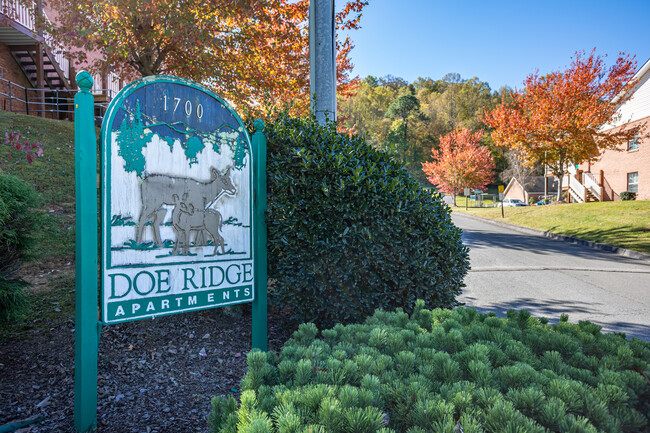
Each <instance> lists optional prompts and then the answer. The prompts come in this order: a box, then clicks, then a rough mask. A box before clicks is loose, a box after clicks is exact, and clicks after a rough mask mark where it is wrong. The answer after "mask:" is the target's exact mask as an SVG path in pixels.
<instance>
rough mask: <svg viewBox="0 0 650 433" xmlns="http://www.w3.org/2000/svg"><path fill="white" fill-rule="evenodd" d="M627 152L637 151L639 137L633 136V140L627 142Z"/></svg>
mask: <svg viewBox="0 0 650 433" xmlns="http://www.w3.org/2000/svg"><path fill="white" fill-rule="evenodd" d="M627 150H628V151H630V150H639V136H638V135H635V136H634V138H633V139H631V140H630V141H628V142H627Z"/></svg>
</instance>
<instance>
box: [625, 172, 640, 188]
mask: <svg viewBox="0 0 650 433" xmlns="http://www.w3.org/2000/svg"><path fill="white" fill-rule="evenodd" d="M627 190H628V191H632V192H636V193H638V192H639V172H638V171H635V172H634V173H628V174H627Z"/></svg>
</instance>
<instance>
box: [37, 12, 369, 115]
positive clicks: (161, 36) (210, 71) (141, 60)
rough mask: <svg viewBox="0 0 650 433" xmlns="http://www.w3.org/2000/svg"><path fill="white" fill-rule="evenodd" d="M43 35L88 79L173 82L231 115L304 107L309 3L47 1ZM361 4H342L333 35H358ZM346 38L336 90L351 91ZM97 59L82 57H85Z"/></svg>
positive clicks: (339, 52)
mask: <svg viewBox="0 0 650 433" xmlns="http://www.w3.org/2000/svg"><path fill="white" fill-rule="evenodd" d="M48 4H49V5H50V6H51V7H53V8H54V9H55V10H56V11H57V14H58V17H57V20H56V22H57V25H56V27H53V28H51V29H49V30H50V31H51V32H52V33H54V34H55V35H56V38H57V39H58V40H59V41H62V42H63V43H64V44H65V45H67V46H69V47H74V48H75V49H74V55H75V58H76V59H78V60H87V61H88V62H89V63H90V69H91V70H92V71H93V72H99V71H115V72H118V73H119V74H120V75H121V76H123V77H129V78H135V77H137V76H148V75H158V74H171V75H178V76H181V77H184V78H189V79H193V80H195V81H199V82H203V83H205V84H207V85H209V86H211V87H213V88H214V90H215V91H216V92H218V93H219V94H221V95H222V96H224V97H226V98H227V99H229V100H230V101H232V102H233V103H235V104H236V105H237V106H238V108H241V109H244V110H245V111H256V112H257V113H256V114H259V113H260V112H262V111H264V109H265V108H269V105H275V106H282V105H285V104H288V103H289V102H293V105H294V111H301V112H303V113H305V112H307V109H308V107H309V56H308V48H309V35H308V26H307V21H308V13H309V0H298V1H295V0H263V1H260V0H178V1H175V2H169V1H166V0H49V2H48ZM366 4H367V1H366V0H349V1H347V2H346V3H345V4H344V7H343V9H342V10H341V11H340V12H339V13H337V14H336V27H337V29H342V30H350V29H356V28H357V27H358V25H359V19H360V17H361V10H362V9H363V7H364V6H365V5H366ZM352 47H353V44H352V41H351V40H350V38H349V37H348V38H346V39H345V40H343V41H337V75H338V76H337V79H338V85H339V92H340V93H341V94H343V95H346V94H349V92H351V91H352V90H353V88H354V87H355V86H356V84H357V80H356V79H351V78H350V72H351V70H352V67H353V65H352V64H351V62H350V58H349V53H350V50H351V49H352ZM89 52H90V53H93V52H95V53H101V56H100V57H94V58H90V57H86V53H89Z"/></svg>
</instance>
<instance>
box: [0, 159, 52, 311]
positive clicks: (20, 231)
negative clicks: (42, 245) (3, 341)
mask: <svg viewBox="0 0 650 433" xmlns="http://www.w3.org/2000/svg"><path fill="white" fill-rule="evenodd" d="M39 203H40V197H39V195H38V194H37V193H36V191H34V189H33V188H32V187H31V186H30V185H29V184H28V183H27V182H25V181H23V180H21V179H18V178H17V177H14V176H11V175H8V174H3V173H1V172H0V320H12V319H14V318H15V317H16V316H17V315H18V314H20V312H21V311H22V310H23V308H24V306H25V303H26V295H25V293H24V291H23V289H24V287H25V286H26V283H25V282H24V281H23V280H22V279H20V277H19V276H18V271H19V269H20V264H21V262H23V261H24V260H26V259H28V258H29V253H30V248H31V247H32V245H33V242H34V235H35V231H36V230H38V226H39V224H42V222H43V218H42V215H41V214H40V213H39V212H38V211H37V210H35V209H34V208H35V207H36V206H38V204H39Z"/></svg>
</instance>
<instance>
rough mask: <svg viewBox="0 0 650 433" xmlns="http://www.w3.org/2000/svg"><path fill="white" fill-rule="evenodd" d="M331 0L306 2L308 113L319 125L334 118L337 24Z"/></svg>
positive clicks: (334, 119) (332, 0)
mask: <svg viewBox="0 0 650 433" xmlns="http://www.w3.org/2000/svg"><path fill="white" fill-rule="evenodd" d="M334 12H335V10H334V0H310V1H309V79H310V94H311V112H312V113H313V114H314V115H316V120H317V121H318V123H320V124H321V125H323V124H325V123H326V121H327V120H332V121H336V24H335V22H334Z"/></svg>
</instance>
